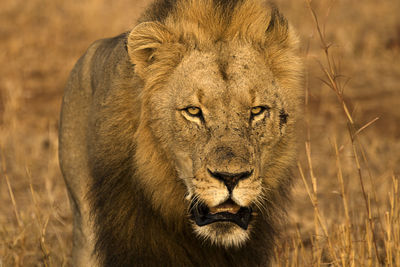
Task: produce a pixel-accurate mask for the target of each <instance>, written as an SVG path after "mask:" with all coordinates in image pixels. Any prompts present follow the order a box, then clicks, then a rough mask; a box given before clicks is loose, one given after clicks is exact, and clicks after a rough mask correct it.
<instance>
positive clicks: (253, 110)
mask: <svg viewBox="0 0 400 267" xmlns="http://www.w3.org/2000/svg"><path fill="white" fill-rule="evenodd" d="M267 110H268V107H267V106H257V107H253V108H251V117H252V118H254V117H256V116H259V115H261V114H263V113H264V112H265V111H267Z"/></svg>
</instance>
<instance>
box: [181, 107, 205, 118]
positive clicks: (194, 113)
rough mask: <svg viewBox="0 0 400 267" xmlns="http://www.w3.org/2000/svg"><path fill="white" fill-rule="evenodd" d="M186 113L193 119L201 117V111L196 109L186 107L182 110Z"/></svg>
mask: <svg viewBox="0 0 400 267" xmlns="http://www.w3.org/2000/svg"><path fill="white" fill-rule="evenodd" d="M184 110H185V111H186V113H188V114H189V115H190V116H193V117H200V116H201V109H200V108H198V107H187V108H185V109H184Z"/></svg>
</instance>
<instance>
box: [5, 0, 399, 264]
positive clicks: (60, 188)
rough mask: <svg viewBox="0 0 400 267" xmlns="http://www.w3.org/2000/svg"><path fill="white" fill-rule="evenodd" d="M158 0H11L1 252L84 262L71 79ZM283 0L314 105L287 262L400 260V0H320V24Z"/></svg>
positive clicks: (31, 260)
mask: <svg viewBox="0 0 400 267" xmlns="http://www.w3.org/2000/svg"><path fill="white" fill-rule="evenodd" d="M148 2H149V1H148V0H137V1H128V0H115V1H106V0H79V1H77V0H71V1H62V0H30V1H22V0H13V1H6V0H3V1H0V25H1V26H0V62H1V65H0V266H69V265H70V262H71V261H70V260H71V259H70V258H71V242H72V240H71V230H72V215H71V212H70V207H69V203H68V197H67V192H66V189H65V187H64V182H63V180H62V177H61V173H60V171H59V168H58V158H57V130H58V114H59V109H60V103H61V96H62V93H63V87H64V84H65V82H66V79H67V76H68V73H69V71H70V70H71V69H72V67H73V64H74V63H75V62H76V60H77V59H78V58H79V56H80V55H81V54H82V53H83V52H84V51H85V49H86V48H87V47H88V45H89V44H90V43H91V42H93V41H94V40H96V39H99V38H103V37H109V36H114V35H117V34H119V33H120V32H123V31H126V30H128V29H130V28H132V26H133V25H134V22H135V19H136V18H137V17H138V15H139V14H140V12H141V11H143V9H144V7H145V6H146V4H147V3H148ZM277 3H278V6H280V8H281V10H282V11H283V13H284V14H285V15H286V17H287V18H288V19H289V20H290V21H291V23H292V24H293V25H294V26H295V27H296V28H297V30H298V32H299V35H300V36H301V39H302V42H301V47H302V49H301V53H302V55H303V57H304V60H305V62H306V75H305V83H304V91H305V95H306V97H305V103H306V105H305V106H306V107H305V110H304V114H305V115H304V122H303V125H302V126H301V130H300V131H301V132H303V133H304V134H303V135H304V138H303V140H302V141H301V142H300V146H299V147H300V149H299V155H300V157H299V163H298V166H296V168H294V175H295V181H296V183H295V186H294V189H293V202H292V204H291V207H290V209H289V212H288V214H289V220H288V224H287V226H286V227H285V231H284V234H283V236H282V238H281V239H280V240H279V242H278V244H277V247H276V251H275V252H276V253H275V255H276V262H275V264H276V265H279V266H327V265H328V266H379V265H383V266H384V265H387V266H400V206H399V205H400V193H399V188H398V179H399V175H400V63H399V62H400V17H399V16H398V15H396V14H397V11H398V10H400V1H376V0H365V1H356V0H338V1H325V0H319V1H316V0H314V1H313V2H312V3H311V7H312V8H313V9H314V10H315V14H316V15H317V17H318V25H319V27H320V31H318V28H317V23H316V22H315V20H314V18H313V15H312V13H311V12H310V9H309V6H308V2H307V1H306V0H280V1H277ZM320 33H321V34H322V36H323V38H322V41H321V38H320ZM326 47H329V49H328V57H327V56H326V53H325V51H324V48H326ZM343 89H344V91H343ZM346 110H347V112H346ZM306 185H307V186H306Z"/></svg>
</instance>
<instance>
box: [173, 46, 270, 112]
mask: <svg viewBox="0 0 400 267" xmlns="http://www.w3.org/2000/svg"><path fill="white" fill-rule="evenodd" d="M172 81H174V83H175V84H173V86H172V87H173V88H175V89H176V90H177V92H176V93H177V96H178V99H177V100H178V102H179V101H180V102H181V103H180V104H182V105H185V104H189V102H193V104H196V102H200V103H201V104H202V105H204V106H209V107H216V106H218V107H222V106H225V107H229V108H235V107H237V108H242V107H248V106H250V105H253V104H257V103H255V102H257V100H259V101H262V100H264V101H265V100H266V99H268V98H269V95H271V94H272V93H271V92H272V90H271V87H272V86H273V78H272V74H271V72H270V71H269V68H268V66H267V64H266V61H265V59H264V58H262V56H261V55H260V54H259V53H257V52H256V51H255V50H254V49H252V48H249V47H241V48H238V49H233V50H232V49H231V50H228V51H221V49H218V50H211V51H207V52H204V51H197V50H195V51H192V52H191V53H189V54H188V55H187V56H185V57H184V58H183V60H182V62H181V64H180V65H179V66H178V67H177V69H176V71H175V77H174V79H172ZM272 89H273V88H272Z"/></svg>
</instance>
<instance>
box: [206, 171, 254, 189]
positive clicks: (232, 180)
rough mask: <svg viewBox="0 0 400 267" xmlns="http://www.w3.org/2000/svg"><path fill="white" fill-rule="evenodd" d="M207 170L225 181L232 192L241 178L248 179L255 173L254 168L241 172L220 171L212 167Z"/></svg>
mask: <svg viewBox="0 0 400 267" xmlns="http://www.w3.org/2000/svg"><path fill="white" fill-rule="evenodd" d="M207 171H208V173H209V174H210V175H211V176H212V177H214V178H216V179H218V180H221V181H222V182H224V184H225V186H226V187H227V188H228V191H229V193H230V194H231V193H232V190H233V188H235V186H236V185H237V184H238V183H239V181H240V180H243V179H246V178H248V177H250V176H251V175H252V174H253V170H251V171H245V172H239V173H229V172H218V171H211V170H210V169H207Z"/></svg>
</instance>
